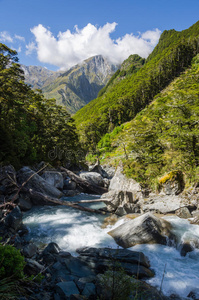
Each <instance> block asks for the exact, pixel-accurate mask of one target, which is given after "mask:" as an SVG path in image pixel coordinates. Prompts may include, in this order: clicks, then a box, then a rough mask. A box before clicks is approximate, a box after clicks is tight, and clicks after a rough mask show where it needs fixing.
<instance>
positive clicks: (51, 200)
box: [21, 187, 106, 215]
mask: <svg viewBox="0 0 199 300" xmlns="http://www.w3.org/2000/svg"><path fill="white" fill-rule="evenodd" d="M21 191H23V192H26V193H29V194H30V196H34V197H38V198H40V199H42V200H43V201H44V202H46V203H48V204H49V203H53V204H57V205H64V206H68V207H72V208H75V209H79V210H82V211H88V212H91V213H96V214H103V215H104V214H106V212H104V211H102V210H98V209H93V208H89V207H83V206H80V205H78V203H71V202H69V201H64V200H60V199H56V198H51V197H49V196H46V195H44V194H42V193H40V192H36V191H33V190H32V189H27V188H25V187H22V189H21ZM87 201H88V200H87Z"/></svg>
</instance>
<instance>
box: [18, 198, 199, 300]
mask: <svg viewBox="0 0 199 300" xmlns="http://www.w3.org/2000/svg"><path fill="white" fill-rule="evenodd" d="M93 198H95V196H89V195H79V196H77V197H73V198H71V199H70V200H74V201H77V200H79V199H93ZM87 206H89V207H91V208H99V207H102V206H103V204H101V203H97V204H92V205H91V204H87ZM103 219H104V217H103V216H101V215H96V214H90V213H88V212H83V211H78V210H75V209H72V208H69V207H63V206H53V207H50V206H49V207H48V206H45V207H35V208H33V209H32V210H31V211H29V212H27V213H25V214H24V223H25V224H26V225H27V226H28V228H29V231H30V232H29V238H30V239H31V240H33V241H34V242H36V243H37V244H38V245H41V244H47V243H49V242H51V241H53V242H56V243H57V244H58V245H59V246H60V248H61V249H63V250H66V251H69V252H71V253H72V254H73V255H77V254H76V252H75V250H76V249H77V248H80V247H84V246H94V247H111V248H117V245H116V243H115V242H114V240H113V239H112V237H111V236H109V235H108V234H107V232H108V231H109V230H110V229H112V228H113V226H109V227H108V228H106V229H102V228H101V224H102V222H103ZM166 219H167V220H168V221H169V222H171V223H172V225H173V227H174V232H175V234H176V235H177V236H178V239H179V242H180V241H187V240H188V239H191V240H195V239H199V226H198V225H190V224H189V221H188V220H184V219H180V218H178V217H175V216H174V217H167V218H166ZM121 222H122V221H118V222H117V223H116V224H115V225H114V227H117V226H118V225H119V224H121ZM130 249H132V250H137V251H142V252H143V253H144V254H145V255H146V256H148V258H149V260H150V262H151V268H152V269H154V271H155V274H156V276H155V277H154V278H152V279H150V280H148V282H149V283H150V284H151V285H154V286H156V287H158V288H160V286H161V285H162V291H163V292H164V293H165V294H166V295H171V294H172V293H173V294H178V295H179V296H181V297H186V296H187V295H188V294H189V293H190V292H191V291H196V292H198V293H197V294H198V296H199V290H198V291H197V288H196V287H197V286H198V283H199V250H198V249H195V250H194V251H193V252H190V253H188V254H187V255H186V257H182V256H181V255H180V252H179V250H178V249H175V248H174V247H168V246H163V245H137V246H134V247H132V248H130ZM161 282H162V283H161Z"/></svg>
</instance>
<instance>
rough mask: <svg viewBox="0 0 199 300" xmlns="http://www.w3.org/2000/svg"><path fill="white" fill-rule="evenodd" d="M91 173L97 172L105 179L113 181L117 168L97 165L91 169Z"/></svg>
mask: <svg viewBox="0 0 199 300" xmlns="http://www.w3.org/2000/svg"><path fill="white" fill-rule="evenodd" d="M89 172H97V173H99V174H100V175H101V176H102V177H103V178H106V179H111V178H113V176H114V174H115V168H114V167H110V166H108V165H104V166H101V165H99V164H96V165H94V166H90V167H89Z"/></svg>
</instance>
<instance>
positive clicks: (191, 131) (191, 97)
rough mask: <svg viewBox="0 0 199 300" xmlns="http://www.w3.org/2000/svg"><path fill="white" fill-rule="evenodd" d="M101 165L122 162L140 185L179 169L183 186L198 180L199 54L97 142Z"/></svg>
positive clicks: (154, 184) (153, 183) (154, 185)
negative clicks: (184, 180) (136, 110)
mask: <svg viewBox="0 0 199 300" xmlns="http://www.w3.org/2000/svg"><path fill="white" fill-rule="evenodd" d="M98 154H99V155H100V158H101V160H102V161H108V162H109V163H113V164H114V163H116V162H117V161H119V160H120V159H122V160H123V162H124V166H125V168H124V169H125V173H126V174H127V175H128V176H130V177H132V178H134V179H136V180H137V181H139V182H141V183H142V184H143V185H148V186H151V187H157V185H158V178H160V176H162V175H164V174H165V173H168V172H170V171H176V170H178V171H179V170H180V171H182V172H183V174H184V176H185V177H186V182H187V183H192V184H193V183H197V182H198V179H199V54H198V55H197V56H195V57H194V58H193V60H192V66H191V67H190V68H188V69H187V70H186V71H185V72H183V73H182V74H181V76H179V77H177V78H176V79H175V80H174V81H173V82H172V83H171V84H169V85H168V86H167V88H165V89H164V90H163V91H162V92H161V93H159V94H158V95H157V96H156V97H155V98H154V100H153V101H152V103H151V104H150V105H149V106H148V107H146V108H145V109H143V110H142V111H141V112H140V113H139V114H138V115H137V116H136V117H135V118H134V119H133V120H132V121H131V122H127V123H125V124H123V125H121V126H120V127H116V128H115V129H114V131H113V132H112V133H110V134H108V133H107V134H106V135H105V136H104V137H103V138H102V139H101V140H100V142H99V143H98Z"/></svg>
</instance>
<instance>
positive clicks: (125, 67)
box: [98, 54, 145, 97]
mask: <svg viewBox="0 0 199 300" xmlns="http://www.w3.org/2000/svg"><path fill="white" fill-rule="evenodd" d="M144 63H145V58H142V57H140V56H139V55H137V54H133V55H130V56H129V57H128V58H127V59H126V60H125V61H124V62H123V63H122V64H121V67H120V69H118V70H117V71H116V72H115V73H114V74H113V76H112V77H111V79H110V80H109V81H108V83H107V84H106V86H105V87H104V88H103V89H101V90H100V92H99V93H98V97H101V96H102V95H104V94H105V93H107V91H108V90H109V89H110V88H111V87H113V86H115V85H116V84H118V82H119V81H121V80H123V79H124V78H127V77H129V76H130V75H132V74H134V73H136V72H137V71H138V70H139V69H140V68H141V67H142V66H143V65H144Z"/></svg>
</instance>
